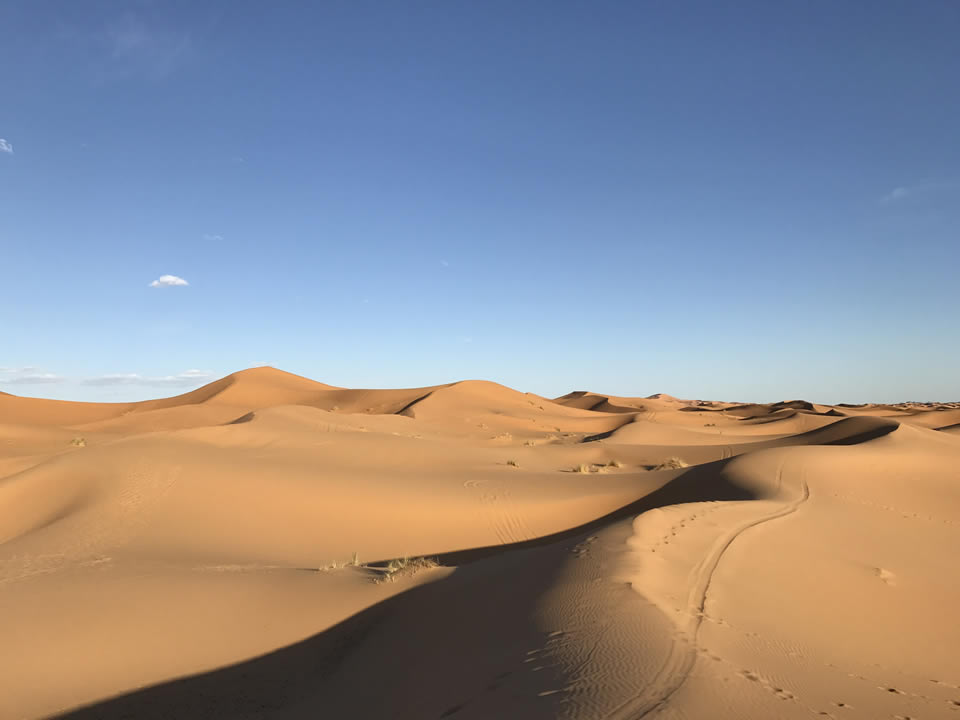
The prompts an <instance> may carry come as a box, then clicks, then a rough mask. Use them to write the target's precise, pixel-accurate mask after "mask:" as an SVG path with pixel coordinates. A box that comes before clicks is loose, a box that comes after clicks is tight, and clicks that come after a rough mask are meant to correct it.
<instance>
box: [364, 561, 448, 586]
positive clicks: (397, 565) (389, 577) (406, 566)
mask: <svg viewBox="0 0 960 720" xmlns="http://www.w3.org/2000/svg"><path fill="white" fill-rule="evenodd" d="M435 567H440V563H438V562H437V560H436V558H427V557H417V558H408V557H404V558H396V559H394V560H391V561H390V562H388V563H387V565H386V567H384V568H380V572H381V575H380V576H379V577H377V578H376V579H375V580H374V582H376V583H383V582H394V581H395V580H396V579H397V578H398V577H404V576H408V575H416V574H417V573H418V572H421V571H423V570H431V569H433V568H435Z"/></svg>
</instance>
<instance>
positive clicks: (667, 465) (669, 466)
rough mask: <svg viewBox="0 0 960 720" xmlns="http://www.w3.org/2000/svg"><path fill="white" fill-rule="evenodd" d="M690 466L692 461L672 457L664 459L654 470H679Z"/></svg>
mask: <svg viewBox="0 0 960 720" xmlns="http://www.w3.org/2000/svg"><path fill="white" fill-rule="evenodd" d="M685 467H690V463H688V462H687V461H686V460H683V459H681V458H678V457H671V458H667V459H666V460H664V461H663V462H662V463H660V464H659V465H655V466H654V468H653V469H654V470H679V469H680V468H685Z"/></svg>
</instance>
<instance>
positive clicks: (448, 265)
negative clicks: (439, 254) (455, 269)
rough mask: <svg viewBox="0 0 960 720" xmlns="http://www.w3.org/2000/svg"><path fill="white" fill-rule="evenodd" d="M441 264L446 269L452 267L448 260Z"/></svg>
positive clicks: (442, 261)
mask: <svg viewBox="0 0 960 720" xmlns="http://www.w3.org/2000/svg"><path fill="white" fill-rule="evenodd" d="M440 264H441V265H443V266H444V267H450V263H448V262H447V261H446V260H441V261H440Z"/></svg>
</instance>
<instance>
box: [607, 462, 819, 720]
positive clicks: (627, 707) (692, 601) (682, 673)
mask: <svg viewBox="0 0 960 720" xmlns="http://www.w3.org/2000/svg"><path fill="white" fill-rule="evenodd" d="M805 474H806V473H805V471H804V469H803V467H802V466H801V468H800V490H801V492H800V497H798V498H797V499H795V500H793V501H791V502H788V503H786V504H785V505H784V506H782V507H781V508H779V509H778V510H775V511H774V512H771V513H766V514H764V515H761V516H760V517H756V518H753V519H752V520H748V521H746V522H742V523H739V524H738V525H736V526H735V527H733V528H732V529H731V530H729V531H728V532H727V533H725V534H724V535H722V536H721V537H720V538H719V539H718V540H717V541H715V542H714V544H713V545H712V546H711V548H710V550H709V551H708V552H707V554H706V556H705V557H704V558H703V560H701V561H700V563H699V564H698V565H697V569H696V573H695V577H696V581H695V582H694V583H693V585H692V586H691V588H690V592H689V594H688V596H687V598H688V609H689V612H688V620H687V623H686V627H685V628H681V631H685V632H681V633H678V634H677V635H676V637H675V639H674V641H673V644H672V646H671V648H670V653H669V655H668V656H667V659H666V661H665V662H664V664H663V666H662V667H661V668H660V671H659V672H658V673H657V674H656V676H655V677H654V678H653V680H652V681H651V682H650V683H649V684H648V685H647V686H646V687H645V688H644V690H643V691H642V692H641V693H640V694H639V695H637V696H635V697H633V698H630V699H629V700H627V701H626V702H624V703H622V704H620V705H619V706H618V707H616V708H614V709H613V710H612V711H611V712H609V713H608V714H607V715H606V717H607V719H608V720H639V719H640V718H643V717H646V716H647V715H649V714H650V713H651V712H653V711H655V710H659V709H660V708H662V707H663V706H664V705H665V704H666V703H667V702H668V701H669V700H670V698H671V697H672V696H673V695H674V694H675V693H676V692H677V691H678V690H679V689H680V688H681V687H683V684H684V683H685V682H686V680H687V677H689V675H690V671H691V670H692V669H693V666H694V663H695V662H696V660H697V647H698V645H699V643H698V638H699V634H700V626H701V625H702V624H703V620H704V615H705V607H706V603H707V596H708V594H709V591H710V584H711V582H712V581H713V576H714V573H715V572H716V569H717V566H718V565H719V564H720V560H721V559H722V558H723V554H724V553H725V552H726V551H727V548H729V547H730V545H732V544H733V542H734V541H735V540H736V539H737V538H738V537H740V536H741V535H742V534H743V533H745V532H746V531H747V530H749V529H750V528H753V527H756V526H758V525H762V524H763V523H767V522H770V521H772V520H777V519H779V518H782V517H785V516H787V515H790V514H792V513H794V512H796V511H797V510H798V509H799V508H800V506H801V505H803V504H804V503H805V502H806V501H807V500H808V499H809V497H810V489H809V487H808V485H807V482H806V480H805V478H804V476H805ZM782 489H783V464H782V463H781V465H780V467H779V468H778V469H777V490H778V492H779V491H782ZM683 635H686V637H683Z"/></svg>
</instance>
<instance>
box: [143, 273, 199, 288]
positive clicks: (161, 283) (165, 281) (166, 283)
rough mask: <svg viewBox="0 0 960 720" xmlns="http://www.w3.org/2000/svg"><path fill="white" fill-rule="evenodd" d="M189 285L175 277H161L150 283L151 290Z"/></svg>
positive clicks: (180, 278)
mask: <svg viewBox="0 0 960 720" xmlns="http://www.w3.org/2000/svg"><path fill="white" fill-rule="evenodd" d="M189 284H190V283H188V282H187V281H186V280H184V279H183V278H182V277H177V276H176V275H161V276H160V277H158V278H157V279H156V280H154V281H153V282H152V283H150V287H153V288H160V287H176V286H178V285H189Z"/></svg>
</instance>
